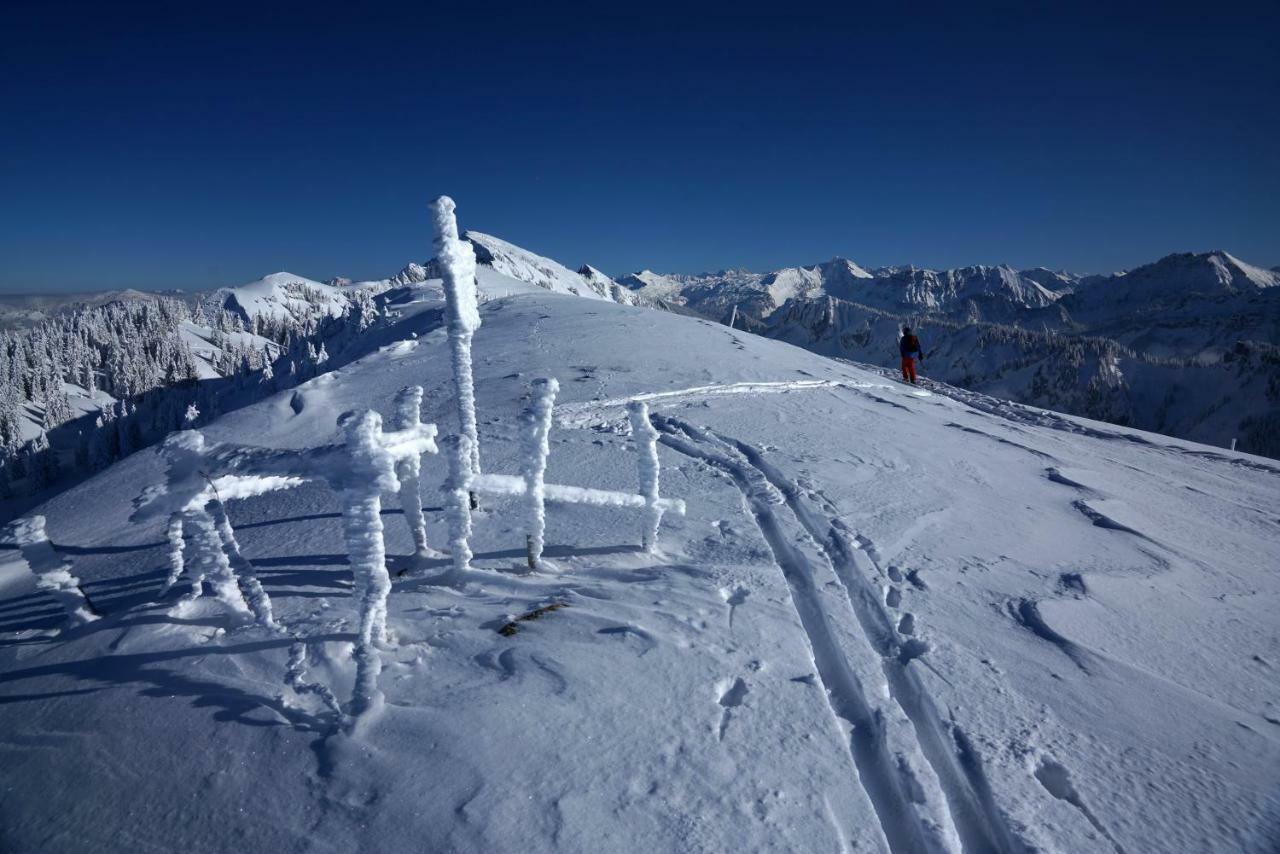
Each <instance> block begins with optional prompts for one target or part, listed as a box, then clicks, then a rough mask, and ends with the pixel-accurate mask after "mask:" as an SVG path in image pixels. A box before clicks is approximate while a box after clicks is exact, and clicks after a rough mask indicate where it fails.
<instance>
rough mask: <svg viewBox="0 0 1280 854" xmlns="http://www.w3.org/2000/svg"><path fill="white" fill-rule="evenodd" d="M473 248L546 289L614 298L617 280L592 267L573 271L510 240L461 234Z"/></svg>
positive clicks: (501, 269)
mask: <svg viewBox="0 0 1280 854" xmlns="http://www.w3.org/2000/svg"><path fill="white" fill-rule="evenodd" d="M464 237H465V239H466V240H467V241H469V242H470V243H471V244H472V245H473V246H474V247H475V249H476V256H477V260H479V261H480V263H482V264H484V265H485V266H486V267H489V268H491V269H493V270H494V271H495V272H497V273H501V274H502V275H504V276H507V277H509V278H512V279H518V280H520V281H522V282H529V283H531V284H535V285H537V286H539V287H541V288H546V289H547V290H549V291H553V292H555V293H562V294H573V295H574V296H581V297H589V298H592V299H608V300H612V299H615V297H614V295H613V292H614V291H615V290H616V289H617V288H616V284H615V283H614V282H613V281H612V280H611V279H609V277H608V276H605V275H604V274H603V273H601V272H600V271H599V270H596V269H595V268H591V267H588V268H585V270H586V272H582V273H575V272H574V271H573V270H570V269H569V268H568V267H565V266H563V265H562V264H560V263H559V262H557V261H552V260H551V259H550V258H544V257H543V256H541V255H537V254H534V253H533V252H530V251H528V250H527V249H521V248H520V247H519V246H516V245H514V244H512V243H508V242H507V241H505V240H501V239H499V238H497V237H494V236H492V235H489V234H482V233H480V232H478V231H468V232H467V233H466V234H465V235H464Z"/></svg>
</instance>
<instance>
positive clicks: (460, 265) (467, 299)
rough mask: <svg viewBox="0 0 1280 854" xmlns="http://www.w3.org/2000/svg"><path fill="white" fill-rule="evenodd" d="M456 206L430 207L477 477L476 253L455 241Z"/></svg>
mask: <svg viewBox="0 0 1280 854" xmlns="http://www.w3.org/2000/svg"><path fill="white" fill-rule="evenodd" d="M456 207H457V205H455V204H454V202H453V199H451V198H449V197H448V196H440V197H439V198H437V199H435V200H434V201H433V202H432V203H431V213H432V217H433V218H434V220H435V231H436V236H435V250H436V260H437V261H438V262H439V263H440V268H441V278H442V279H443V281H444V299H445V313H446V319H447V321H448V333H449V352H450V355H451V356H452V358H453V384H454V388H455V389H456V391H457V394H458V424H459V428H460V429H461V432H462V435H463V436H466V437H467V439H468V440H469V446H468V447H469V451H468V453H469V455H470V456H469V463H468V464H469V466H470V469H471V473H472V474H479V473H480V438H479V434H478V432H477V429H476V392H475V381H474V379H473V378H472V374H471V338H472V336H474V335H475V332H476V330H477V329H479V328H480V311H479V309H478V308H477V306H476V253H475V249H473V248H472V246H471V244H470V243H467V242H466V241H463V240H459V239H458V220H457V217H455V216H454V209H455V208H456Z"/></svg>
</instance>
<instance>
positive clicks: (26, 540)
mask: <svg viewBox="0 0 1280 854" xmlns="http://www.w3.org/2000/svg"><path fill="white" fill-rule="evenodd" d="M9 534H10V536H11V537H12V538H13V541H14V543H15V544H17V546H18V549H19V551H21V553H22V558H23V560H25V561H26V562H27V566H28V567H29V568H30V569H31V574H32V575H34V576H35V577H36V587H37V588H39V589H40V590H44V591H46V592H47V593H49V594H50V595H51V596H53V598H54V599H56V600H58V604H59V605H61V606H62V607H63V608H64V609H65V610H66V612H67V619H68V621H69V622H70V623H71V625H72V626H82V625H84V624H85V623H89V622H92V621H94V620H96V619H98V614H97V612H96V611H94V610H93V605H92V604H90V602H89V600H88V598H87V597H86V596H85V595H84V591H83V590H82V589H80V579H78V578H76V577H75V576H74V575H72V574H71V564H70V563H69V562H68V561H67V560H65V559H64V558H63V557H62V556H61V555H59V554H58V553H57V552H56V551H54V550H53V544H52V543H50V542H49V535H48V534H46V533H45V530H44V517H43V516H28V517H27V518H25V519H19V520H17V521H16V522H13V523H12V524H10V525H9Z"/></svg>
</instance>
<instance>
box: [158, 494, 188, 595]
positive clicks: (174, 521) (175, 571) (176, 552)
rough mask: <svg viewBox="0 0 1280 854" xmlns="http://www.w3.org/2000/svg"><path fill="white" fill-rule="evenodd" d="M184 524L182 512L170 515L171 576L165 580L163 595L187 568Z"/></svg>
mask: <svg viewBox="0 0 1280 854" xmlns="http://www.w3.org/2000/svg"><path fill="white" fill-rule="evenodd" d="M182 526H183V514H182V513H173V514H171V515H170V516H169V528H168V536H169V577H168V578H166V579H165V580H164V589H163V590H162V591H160V592H161V594H162V595H163V594H165V593H168V592H169V588H171V587H173V585H175V584H177V583H178V579H179V578H181V577H182V570H183V569H184V568H185V564H184V563H183V560H182V550H183V549H184V548H185V547H186V541H185V539H184V538H183V535H182Z"/></svg>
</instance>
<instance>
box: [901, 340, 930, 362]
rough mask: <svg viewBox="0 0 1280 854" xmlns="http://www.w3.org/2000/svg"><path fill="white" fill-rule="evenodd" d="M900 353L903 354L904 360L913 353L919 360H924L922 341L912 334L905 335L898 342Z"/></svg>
mask: <svg viewBox="0 0 1280 854" xmlns="http://www.w3.org/2000/svg"><path fill="white" fill-rule="evenodd" d="M898 352H899V353H901V354H902V357H903V358H904V359H905V358H906V357H907V356H910V355H911V354H913V353H914V354H916V358H918V359H923V358H924V350H922V349H920V339H919V338H917V337H916V336H914V335H910V334H908V335H903V336H902V338H901V339H900V340H899V341H898Z"/></svg>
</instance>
